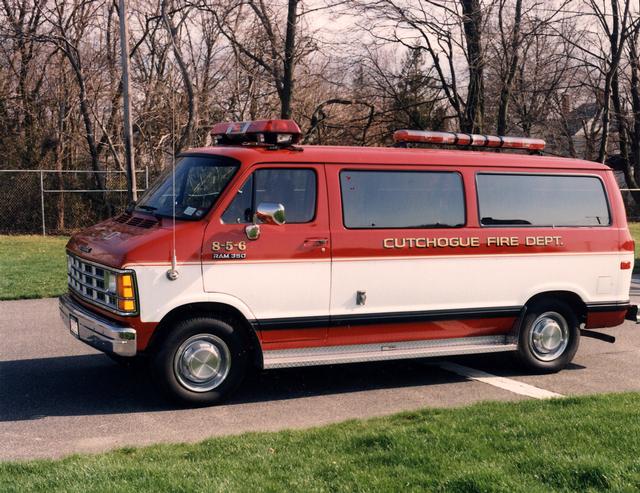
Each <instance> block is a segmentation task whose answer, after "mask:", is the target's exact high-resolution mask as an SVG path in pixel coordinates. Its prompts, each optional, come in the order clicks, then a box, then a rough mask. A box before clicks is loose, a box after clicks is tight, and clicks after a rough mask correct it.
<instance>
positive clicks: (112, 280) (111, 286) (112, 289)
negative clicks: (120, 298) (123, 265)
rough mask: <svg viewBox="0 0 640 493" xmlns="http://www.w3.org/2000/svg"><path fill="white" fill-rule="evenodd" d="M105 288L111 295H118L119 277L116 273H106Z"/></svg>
mask: <svg viewBox="0 0 640 493" xmlns="http://www.w3.org/2000/svg"><path fill="white" fill-rule="evenodd" d="M105 277H106V279H105V281H106V282H105V286H106V288H107V291H108V292H109V294H118V292H117V291H116V290H117V289H118V281H117V278H118V275H117V274H116V273H115V272H109V271H105Z"/></svg>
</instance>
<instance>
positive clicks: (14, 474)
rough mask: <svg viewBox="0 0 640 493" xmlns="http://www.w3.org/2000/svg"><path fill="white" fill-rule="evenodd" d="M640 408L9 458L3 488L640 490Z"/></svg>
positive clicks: (532, 411) (442, 414)
mask: <svg viewBox="0 0 640 493" xmlns="http://www.w3.org/2000/svg"><path fill="white" fill-rule="evenodd" d="M639 415H640V394H637V393H627V394H617V395H614V394H611V395H600V396H593V397H581V398H567V399H558V400H551V401H523V402H518V403H506V402H493V403H481V404H476V405H472V406H469V407H465V408H459V409H426V410H422V411H419V412H411V413H403V414H398V415H395V416H391V417H386V418H377V419H372V420H367V421H348V422H345V423H341V424H336V425H331V426H327V427H322V428H314V429H309V430H302V431H284V432H279V433H250V434H245V435H241V436H235V437H233V436H232V437H223V438H214V439H210V440H206V441H204V442H201V443H198V444H192V445H190V444H177V445H156V446H152V447H146V448H140V449H136V448H126V449H121V450H117V451H114V452H109V453H105V454H100V455H75V456H71V457H68V458H65V459H62V460H58V461H33V462H14V463H0V490H1V491H3V492H10V491H15V492H23V491H47V492H49V491H64V492H73V491H79V492H80V491H82V492H85V491H96V492H97V491H100V492H102V491H118V492H138V491H154V492H174V491H203V492H211V491H224V492H227V491H300V492H310V491H326V492H333V491H460V492H485V491H486V492H509V493H513V492H532V491H533V492H537V491H540V492H548V491H579V492H588V491H638V490H640V439H639V437H640V419H638V417H639ZM202 426H204V427H206V426H209V427H214V426H215V420H214V421H207V420H203V421H202Z"/></svg>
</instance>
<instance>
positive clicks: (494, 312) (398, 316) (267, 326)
mask: <svg viewBox="0 0 640 493" xmlns="http://www.w3.org/2000/svg"><path fill="white" fill-rule="evenodd" d="M521 310H522V307H521V306H507V307H495V308H464V309H457V310H430V311H417V312H391V313H359V314H355V315H336V316H333V317H327V316H320V317H291V318H269V319H263V320H255V321H253V322H252V323H253V325H254V326H255V328H256V329H258V330H286V329H313V328H319V327H346V326H354V325H375V324H400V323H415V322H435V321H441V320H464V319H467V320H468V319H476V318H500V317H516V316H518V315H519V314H520V311H521Z"/></svg>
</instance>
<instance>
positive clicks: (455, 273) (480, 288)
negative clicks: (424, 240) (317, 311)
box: [331, 252, 633, 315]
mask: <svg viewBox="0 0 640 493" xmlns="http://www.w3.org/2000/svg"><path fill="white" fill-rule="evenodd" d="M622 260H631V261H633V255H632V254H626V253H625V254H620V253H618V252H616V253H604V254H603V253H594V254H561V255H557V254H536V255H523V254H520V255H482V256H480V255H476V256H456V257H430V258H427V257H422V258H418V259H416V258H406V257H405V258H400V259H363V260H359V259H336V260H335V261H334V262H333V266H332V269H333V278H332V294H331V314H332V315H343V314H354V313H378V312H380V313H382V312H402V311H422V310H442V309H458V308H486V307H507V306H521V305H523V304H524V303H526V301H527V300H528V299H529V298H531V297H532V296H534V295H535V294H537V293H540V292H543V291H555V290H566V291H572V292H574V293H576V294H578V295H579V296H580V297H581V298H582V299H583V300H584V301H585V302H598V301H603V302H604V301H614V300H628V299H629V282H630V272H631V271H630V270H625V271H621V270H620V262H621V261H622ZM601 277H610V278H611V285H610V289H609V290H608V292H606V293H599V292H598V279H599V278H601ZM356 291H366V293H367V300H366V304H365V305H364V306H358V305H356Z"/></svg>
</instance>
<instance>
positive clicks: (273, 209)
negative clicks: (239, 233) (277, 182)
mask: <svg viewBox="0 0 640 493" xmlns="http://www.w3.org/2000/svg"><path fill="white" fill-rule="evenodd" d="M258 221H260V222H263V223H265V224H274V225H276V226H281V225H283V224H284V223H285V216H284V205H282V204H276V203H272V202H261V203H260V204H259V205H258V209H257V210H256V213H255V214H254V215H253V224H249V225H247V226H246V227H245V228H244V232H245V234H246V235H247V238H248V239H250V240H257V239H258V238H260V225H259V224H258Z"/></svg>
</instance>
